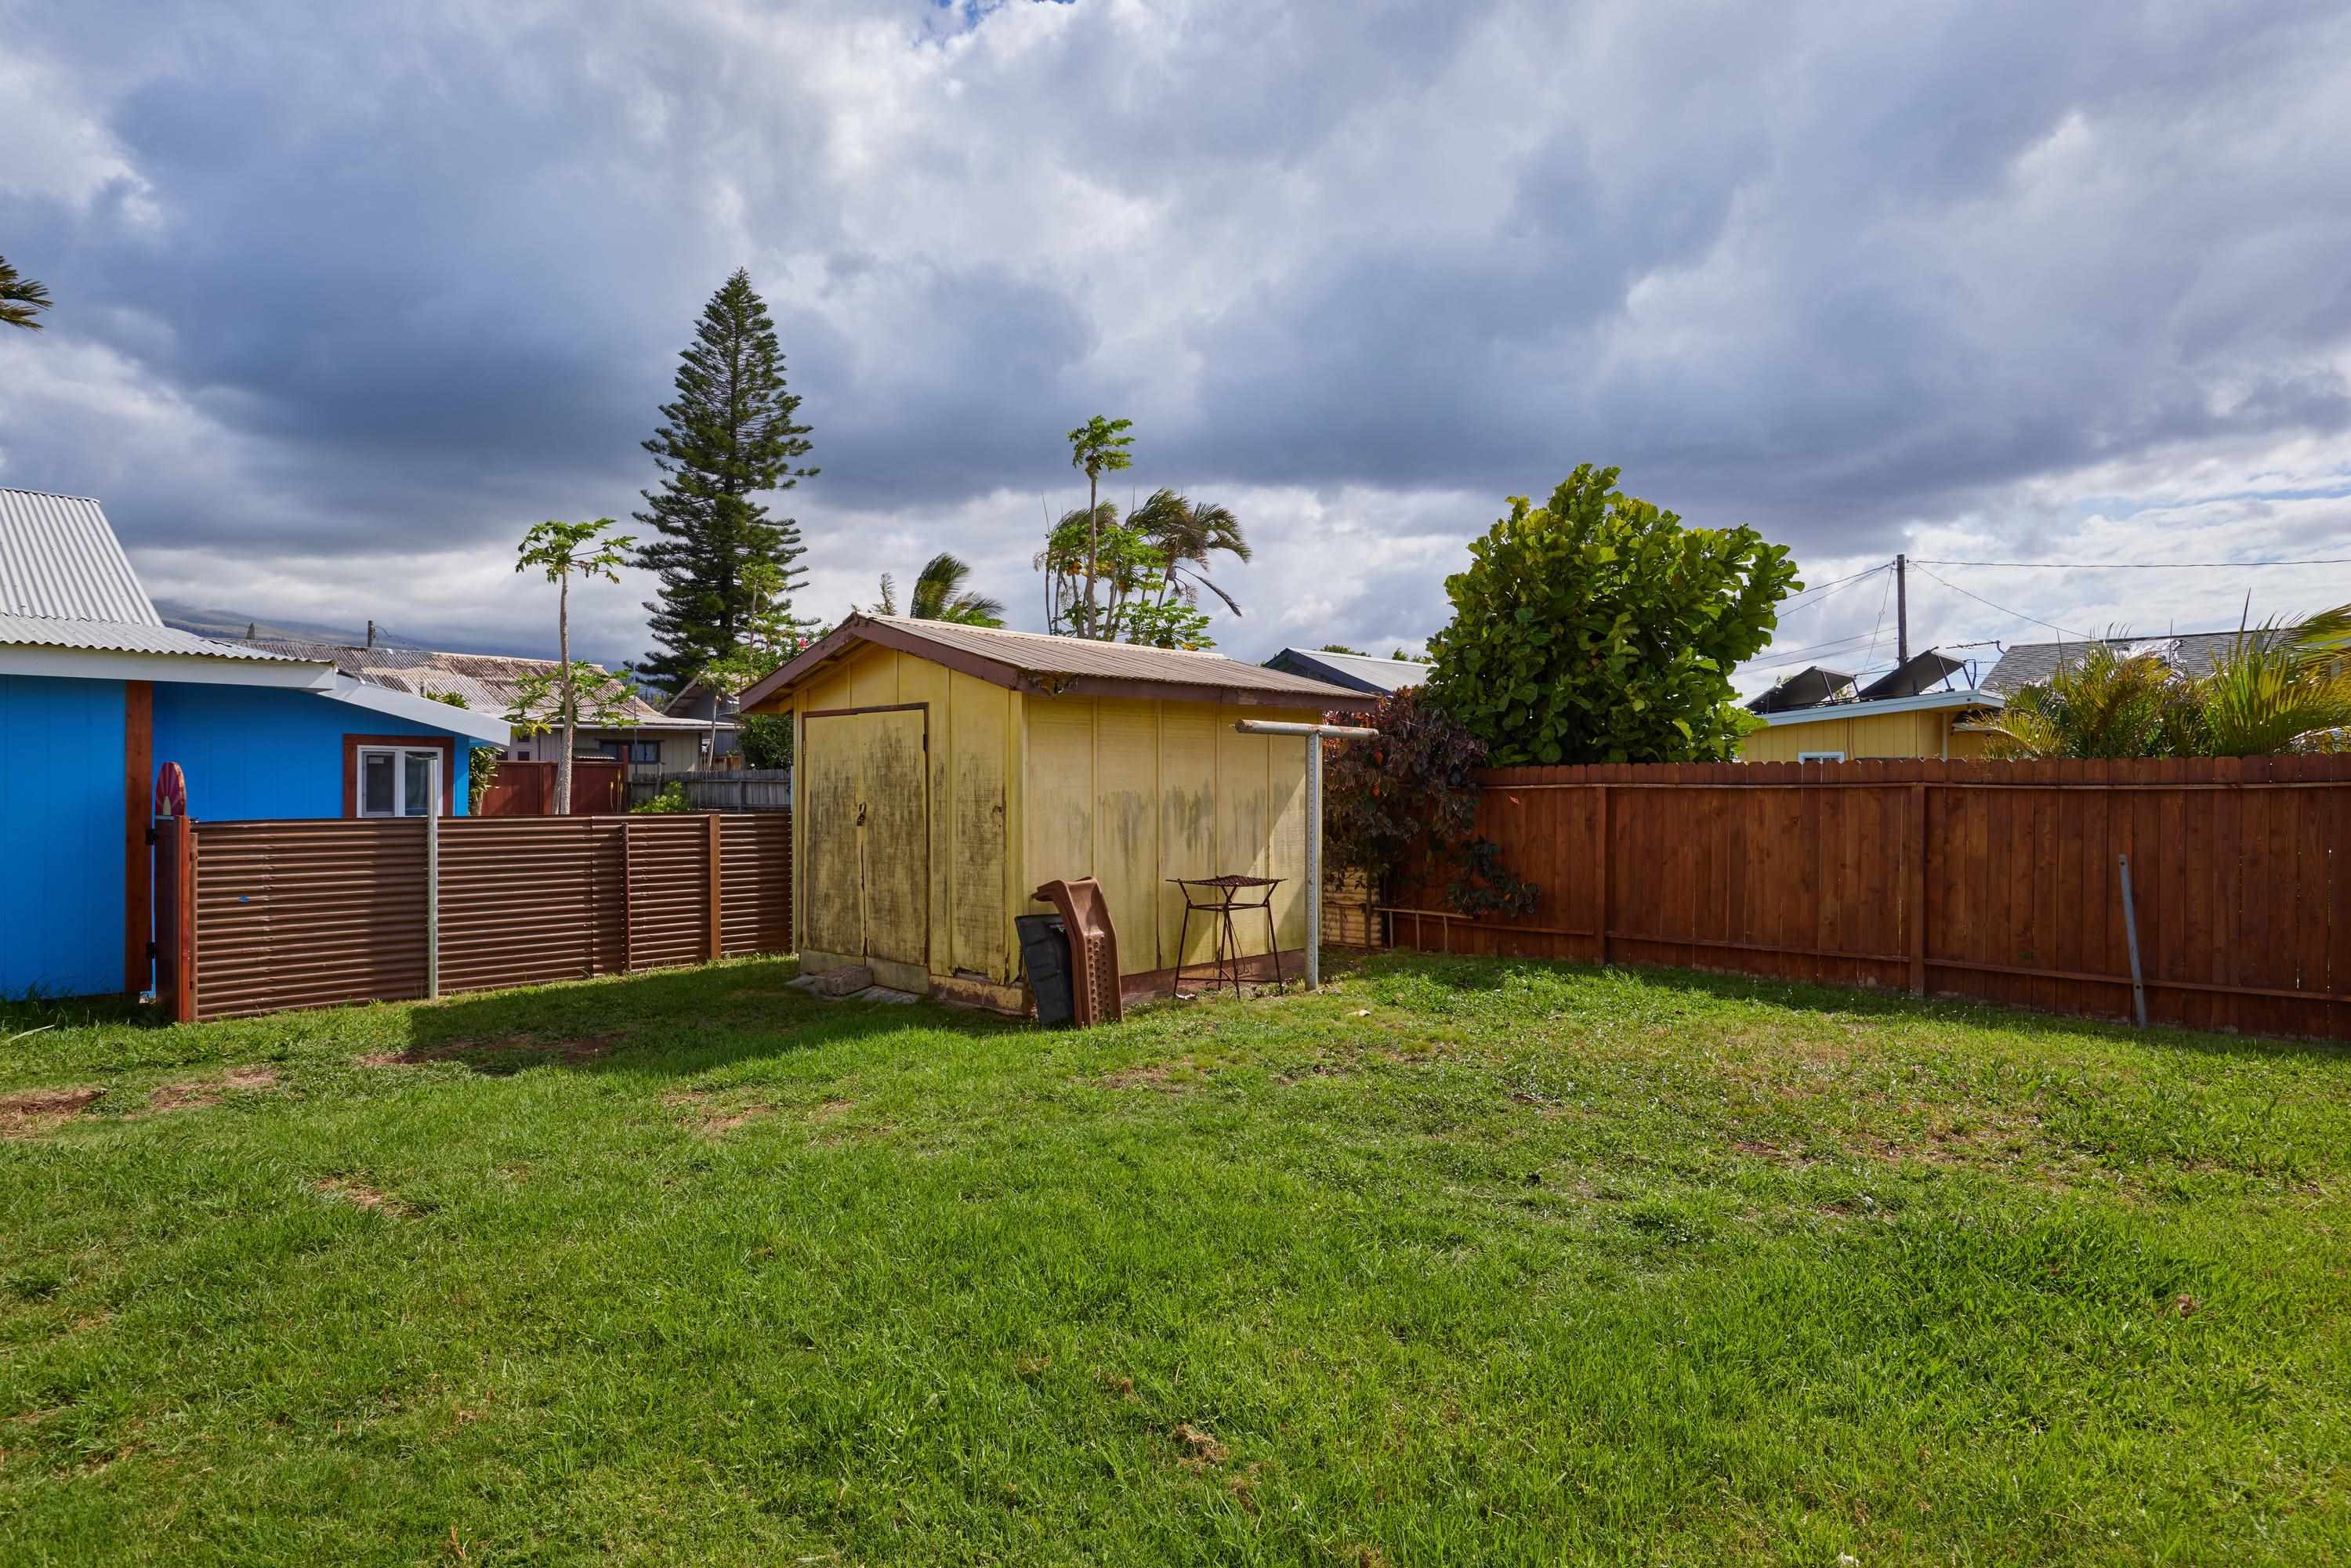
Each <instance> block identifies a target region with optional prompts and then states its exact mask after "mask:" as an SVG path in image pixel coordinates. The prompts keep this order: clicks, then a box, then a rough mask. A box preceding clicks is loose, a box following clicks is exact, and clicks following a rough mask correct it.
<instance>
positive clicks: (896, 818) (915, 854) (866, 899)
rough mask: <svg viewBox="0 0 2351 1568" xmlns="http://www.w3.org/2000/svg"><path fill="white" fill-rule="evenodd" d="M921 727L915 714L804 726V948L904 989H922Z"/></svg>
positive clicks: (842, 717)
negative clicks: (854, 961) (862, 965)
mask: <svg viewBox="0 0 2351 1568" xmlns="http://www.w3.org/2000/svg"><path fill="white" fill-rule="evenodd" d="M927 719H928V715H927V714H926V712H925V710H924V709H922V708H919V707H915V708H885V709H881V710H878V711H875V712H871V713H854V714H839V715H835V716H831V717H826V718H811V719H810V720H809V722H808V742H809V756H808V759H807V765H806V771H805V777H806V779H807V780H808V786H807V787H808V804H807V810H808V812H809V836H808V845H807V850H808V858H809V869H808V876H809V903H808V925H809V938H808V943H807V946H810V948H812V949H814V950H816V951H817V952H820V953H837V954H841V955H842V956H848V957H854V958H860V959H862V960H863V961H865V962H866V963H868V964H871V965H872V966H873V967H874V969H875V977H876V978H877V979H880V980H881V981H882V982H883V984H884V985H890V986H896V987H899V988H904V989H920V988H923V987H924V986H925V984H926V983H927V982H926V980H925V976H926V974H927V972H928V958H929V931H930V898H929V889H930V882H931V877H930V860H931V857H930V811H929V801H928V799H927V790H926V788H925V778H926V774H927V769H926V768H925V756H926V753H927V749H928V725H927Z"/></svg>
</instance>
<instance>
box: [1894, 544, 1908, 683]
mask: <svg viewBox="0 0 2351 1568" xmlns="http://www.w3.org/2000/svg"><path fill="white" fill-rule="evenodd" d="M1909 662H1910V578H1909V559H1908V558H1907V556H1900V555H1897V556H1896V557H1895V558H1894V663H1895V665H1896V667H1897V668H1899V667H1900V666H1901V665H1904V664H1908V663H1909Z"/></svg>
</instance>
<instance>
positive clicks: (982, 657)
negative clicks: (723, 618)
mask: <svg viewBox="0 0 2351 1568" xmlns="http://www.w3.org/2000/svg"><path fill="white" fill-rule="evenodd" d="M867 643H872V644H876V645H879V646H881V647H885V648H895V649H897V650H899V651H900V652H901V653H913V654H914V655H915V656H916V657H918V658H924V659H929V660H932V661H934V662H935V663H937V664H945V665H946V666H947V667H948V668H950V669H956V670H961V671H962V672H963V673H964V674H968V675H973V676H977V678H978V679H980V680H984V681H987V682H990V683H992V684H993V685H999V686H1004V687H1008V688H1009V689H1010V690H1013V691H1034V692H1042V693H1045V694H1047V695H1059V694H1061V693H1063V692H1068V693H1072V694H1075V695H1089V696H1141V697H1162V698H1166V699H1170V700H1173V701H1178V702H1211V703H1238V704H1242V705H1277V704H1286V705H1288V706H1293V707H1322V706H1344V705H1347V704H1351V703H1353V704H1360V702H1361V700H1362V697H1363V694H1362V693H1361V692H1359V691H1355V690H1352V689H1350V688H1348V687H1345V686H1339V685H1332V684H1331V683H1330V682H1328V681H1316V680H1309V679H1307V678H1306V677H1304V676H1302V675H1292V674H1285V673H1284V672H1282V671H1280V670H1270V669H1267V668H1266V667H1265V666H1264V665H1262V664H1243V663H1241V662H1240V661H1239V660H1238V659H1228V658H1227V657H1225V656H1224V655H1223V654H1222V653H1194V652H1191V651H1188V650H1186V649H1179V648H1138V647H1134V646H1132V645H1130V644H1128V643H1096V642H1092V641H1089V640H1087V639H1084V638H1080V637H1051V636H1047V635H1046V634H1044V633H1043V632H1003V631H998V630H995V629H993V628H990V627H984V626H964V625H959V624H956V622H948V621H915V620H911V619H907V618H905V617H903V616H896V615H867V614H864V613H862V612H860V613H857V614H852V616H850V617H849V619H848V620H846V621H843V622H841V624H840V625H839V626H836V627H835V628H833V630H832V631H831V632H829V633H828V634H827V635H825V636H824V637H822V638H820V639H819V640H818V641H817V642H816V643H812V644H810V646H809V647H808V648H807V649H805V650H803V651H802V652H801V653H800V654H799V657H797V658H795V659H793V660H791V661H790V662H789V664H785V665H783V666H782V667H781V668H780V669H778V670H776V671H775V672H774V673H773V674H769V675H768V677H767V678H766V679H764V680H762V681H760V682H759V683H758V685H754V686H752V687H751V688H750V689H749V690H747V691H746V692H745V693H744V694H743V699H742V706H743V711H745V712H747V713H748V712H751V711H753V710H755V709H757V708H758V707H759V706H762V705H764V704H767V703H769V702H773V701H774V700H776V699H777V698H778V697H780V696H782V695H784V694H785V693H787V692H789V691H790V690H791V689H792V688H793V687H794V686H797V685H799V684H800V683H801V682H802V681H804V680H806V679H808V678H809V676H810V675H811V674H815V673H816V672H817V671H818V670H819V669H820V668H822V667H823V666H825V665H827V664H831V662H832V661H834V660H835V659H838V658H841V657H842V656H844V655H846V654H848V653H852V652H854V651H855V650H856V649H857V648H859V647H861V646H862V645H864V644H867Z"/></svg>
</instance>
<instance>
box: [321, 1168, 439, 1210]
mask: <svg viewBox="0 0 2351 1568" xmlns="http://www.w3.org/2000/svg"><path fill="white" fill-rule="evenodd" d="M317 1185H318V1188H319V1194H320V1196H322V1197H329V1198H332V1199H334V1200H335V1201H336V1202H338V1203H348V1204H350V1206H351V1207H353V1208H365V1209H371V1210H373V1211H375V1212H377V1213H380V1214H393V1215H398V1216H399V1217H400V1218H403V1219H406V1218H411V1217H413V1215H414V1214H415V1213H416V1209H415V1207H414V1206H413V1205H412V1204H407V1203H403V1202H402V1201H401V1200H400V1199H399V1198H397V1197H393V1196H392V1194H390V1193H388V1192H386V1191H384V1190H383V1189H382V1188H381V1187H374V1186H369V1185H368V1184H367V1183H365V1182H363V1181H354V1180H352V1179H351V1178H350V1176H321V1177H319V1181H318V1184H317Z"/></svg>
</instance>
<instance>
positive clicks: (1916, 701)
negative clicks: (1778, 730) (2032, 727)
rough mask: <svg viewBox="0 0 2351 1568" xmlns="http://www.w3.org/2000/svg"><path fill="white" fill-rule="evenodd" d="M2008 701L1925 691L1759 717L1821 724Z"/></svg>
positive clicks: (1998, 705) (1992, 705)
mask: <svg viewBox="0 0 2351 1568" xmlns="http://www.w3.org/2000/svg"><path fill="white" fill-rule="evenodd" d="M2006 706H2008V699H2007V698H2005V697H2003V696H2001V695H2000V694H1999V693H1998V692H1986V691H1959V692H1928V693H1927V694H1926V695H1923V696H1915V697H1879V698H1877V699H1876V701H1874V702H1865V703H1821V704H1819V705H1817V706H1813V707H1797V708H1790V709H1788V710H1787V711H1786V712H1785V713H1767V714H1764V715H1762V719H1763V722H1764V723H1765V724H1767V725H1780V724H1822V723H1825V722H1826V721H1828V720H1830V719H1833V718H1867V717H1869V716H1871V715H1873V714H1881V713H1919V712H1923V711H1926V710H1928V709H1931V708H1970V707H1984V708H2001V707H2006Z"/></svg>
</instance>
